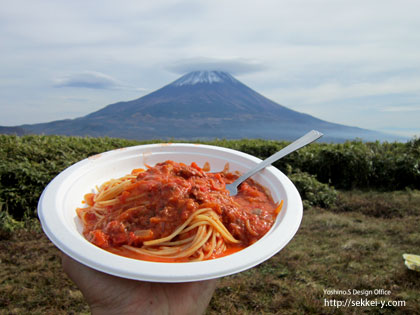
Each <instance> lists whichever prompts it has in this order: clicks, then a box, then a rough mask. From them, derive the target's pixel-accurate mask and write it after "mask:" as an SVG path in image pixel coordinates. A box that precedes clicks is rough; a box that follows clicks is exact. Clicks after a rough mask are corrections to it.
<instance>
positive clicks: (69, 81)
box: [54, 71, 144, 91]
mask: <svg viewBox="0 0 420 315" xmlns="http://www.w3.org/2000/svg"><path fill="white" fill-rule="evenodd" d="M54 86H55V87H72V88H88V89H134V90H138V91H143V90H144V89H141V88H137V89H136V88H134V87H131V86H129V85H126V84H123V83H121V82H119V81H118V80H116V79H114V78H113V77H111V76H109V75H106V74H104V73H100V72H95V71H83V72H80V73H73V74H69V75H66V76H63V77H60V78H57V79H55V80H54Z"/></svg>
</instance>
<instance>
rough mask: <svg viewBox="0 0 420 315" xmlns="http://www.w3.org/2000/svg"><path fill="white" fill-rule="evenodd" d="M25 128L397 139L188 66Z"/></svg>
mask: <svg viewBox="0 0 420 315" xmlns="http://www.w3.org/2000/svg"><path fill="white" fill-rule="evenodd" d="M18 127H19V128H20V129H19V130H23V131H24V132H25V133H35V134H59V135H78V136H93V137H102V136H108V137H118V138H127V139H137V140H150V139H163V140H165V139H168V140H169V139H178V140H196V139H203V140H205V139H213V138H226V139H241V138H261V139H278V140H292V139H295V138H297V137H299V136H301V135H302V134H303V133H305V132H307V131H309V130H311V129H317V130H319V131H321V132H323V133H324V134H325V136H324V137H323V140H324V141H331V142H342V141H345V140H351V139H355V138H360V139H362V140H365V141H376V140H388V141H399V140H402V138H400V137H397V136H392V135H387V134H383V133H379V132H376V131H372V130H366V129H361V128H356V127H349V126H345V125H340V124H334V123H330V122H327V121H324V120H321V119H318V118H315V117H313V116H311V115H308V114H304V113H300V112H297V111H294V110H291V109H289V108H287V107H285V106H282V105H279V104H277V103H275V102H273V101H271V100H269V99H268V98H266V97H264V96H262V95H261V94H259V93H257V92H255V91H254V90H252V89H251V88H249V87H248V86H246V85H245V84H243V83H241V82H240V81H238V80H237V79H236V78H234V77H233V76H232V75H230V74H229V73H227V72H223V71H193V72H190V73H188V74H186V75H184V76H182V77H180V78H179V79H177V80H175V81H174V82H172V83H170V84H168V85H166V86H164V87H162V88H160V89H158V90H156V91H154V92H152V93H150V94H147V95H145V96H143V97H140V98H138V99H135V100H132V101H128V102H118V103H115V104H111V105H108V106H105V107H104V108H102V109H100V110H98V111H96V112H93V113H90V114H88V115H86V116H84V117H80V118H76V119H67V120H58V121H52V122H49V123H42V124H32V125H22V126H18Z"/></svg>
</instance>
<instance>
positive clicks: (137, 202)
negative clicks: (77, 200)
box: [77, 161, 281, 261]
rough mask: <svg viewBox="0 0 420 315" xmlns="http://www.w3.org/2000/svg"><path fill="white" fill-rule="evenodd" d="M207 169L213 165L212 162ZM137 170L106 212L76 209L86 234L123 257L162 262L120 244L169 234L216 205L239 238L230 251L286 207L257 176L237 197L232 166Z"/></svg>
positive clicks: (138, 243) (168, 165) (250, 240)
mask: <svg viewBox="0 0 420 315" xmlns="http://www.w3.org/2000/svg"><path fill="white" fill-rule="evenodd" d="M203 168H204V169H205V170H207V169H208V168H209V167H208V165H207V163H206V165H205V166H204V167H203ZM132 174H133V175H135V176H133V179H131V182H130V183H129V184H128V185H127V186H126V187H125V189H124V191H123V192H122V193H120V194H119V195H118V197H116V198H118V199H119V200H118V201H119V203H118V204H117V205H109V206H107V207H106V212H107V214H106V215H105V217H98V216H97V215H96V214H95V213H94V212H93V211H92V212H90V211H86V208H80V209H78V210H77V211H78V215H79V217H81V216H83V222H84V232H83V233H84V235H85V237H86V238H87V239H88V240H89V241H90V242H92V243H93V244H95V245H97V246H99V247H102V248H104V249H107V250H109V251H111V252H113V253H116V254H120V255H123V256H128V257H133V256H135V257H133V258H138V259H144V260H153V261H159V259H156V258H155V257H153V258H151V259H150V257H142V255H140V254H135V253H133V252H130V251H129V250H126V249H124V248H122V247H121V246H122V245H131V246H135V247H140V246H142V244H143V242H144V241H148V240H152V239H158V238H162V237H165V236H168V235H170V234H171V233H172V232H173V231H174V230H175V229H176V228H177V227H178V226H180V225H181V224H182V223H184V222H185V221H186V220H187V218H188V217H189V216H190V215H191V214H192V213H193V212H194V211H196V210H198V209H201V208H212V209H213V210H214V211H215V212H216V213H217V214H218V215H219V217H220V220H221V221H222V223H223V224H224V225H225V227H226V228H227V229H228V230H229V232H230V233H231V234H232V235H233V237H235V238H236V239H237V240H239V241H240V243H239V244H235V245H232V246H228V249H227V251H226V253H224V254H222V255H221V256H223V255H225V254H230V253H232V252H235V251H238V250H240V249H242V248H244V247H247V246H249V245H251V244H253V243H254V242H256V241H257V240H259V239H260V238H261V237H262V236H263V235H264V234H266V233H267V232H268V230H269V229H270V228H271V226H272V225H273V223H274V221H275V219H276V216H277V214H278V212H279V208H280V207H281V205H280V206H279V205H278V204H276V203H275V202H274V201H273V200H272V198H271V196H270V194H269V192H267V190H266V189H265V188H264V187H263V186H261V185H259V184H258V183H256V182H255V181H254V180H252V179H248V180H246V181H245V182H244V183H242V184H241V185H240V187H239V189H238V194H237V195H236V196H230V195H229V192H228V191H227V189H226V188H225V185H226V184H228V183H231V182H233V181H234V180H235V179H236V178H237V177H238V176H239V174H234V173H230V172H228V171H227V170H225V171H223V172H220V173H209V172H206V171H204V170H203V169H202V168H200V167H199V166H198V165H197V164H196V163H192V164H191V165H186V164H183V163H176V162H173V161H166V162H163V163H159V164H157V165H155V166H154V167H149V168H148V169H147V170H145V171H138V170H134V171H133V173H132ZM85 203H86V204H88V205H89V206H94V205H95V196H93V195H92V194H87V195H86V197H85ZM211 258H216V257H211ZM162 261H167V259H165V260H162Z"/></svg>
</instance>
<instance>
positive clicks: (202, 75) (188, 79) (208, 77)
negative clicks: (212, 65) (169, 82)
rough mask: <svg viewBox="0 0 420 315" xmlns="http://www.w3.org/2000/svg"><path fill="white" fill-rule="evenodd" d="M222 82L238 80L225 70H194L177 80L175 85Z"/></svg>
mask: <svg viewBox="0 0 420 315" xmlns="http://www.w3.org/2000/svg"><path fill="white" fill-rule="evenodd" d="M222 82H237V80H236V79H235V78H234V77H232V76H231V75H230V74H229V73H226V72H223V71H209V70H203V71H193V72H190V73H187V74H186V75H184V76H182V77H181V78H179V79H178V80H176V81H175V82H173V85H175V86H183V85H195V84H198V83H209V84H212V83H222Z"/></svg>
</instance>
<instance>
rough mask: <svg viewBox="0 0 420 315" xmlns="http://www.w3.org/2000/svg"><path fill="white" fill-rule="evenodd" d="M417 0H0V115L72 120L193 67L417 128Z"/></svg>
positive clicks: (279, 96)
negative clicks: (222, 72) (225, 72)
mask: <svg viewBox="0 0 420 315" xmlns="http://www.w3.org/2000/svg"><path fill="white" fill-rule="evenodd" d="M419 30H420V1H418V0H411V1H410V0H369V1H366V0H352V1H344V0H330V1H327V0H262V1H256V0H254V1H250V0H229V1H222V0H211V1H210V0H209V1H198V0H153V1H138V0H133V1H124V0H122V1H108V0H101V1H99V0H91V1H81V0H74V1H64V0H45V1H40V0H27V1H22V0H15V1H3V2H2V3H1V4H0V39H1V40H0V69H1V70H0V125H5V126H12V125H20V124H25V123H38V122H47V121H52V120H57V119H64V118H75V117H79V116H83V115H86V114H88V113H90V112H93V111H95V110H98V109H100V108H102V107H104V106H105V105H108V104H111V103H114V102H117V101H125V100H132V99H136V98H138V97H141V96H143V95H145V94H148V93H150V92H152V91H154V90H156V89H158V88H160V87H162V86H164V85H166V84H169V83H171V82H172V81H174V80H176V79H177V78H178V77H179V76H181V75H183V74H185V73H187V72H189V71H192V70H212V69H215V70H225V71H228V72H230V73H231V74H232V75H233V76H235V77H236V78H237V79H238V80H240V81H242V82H243V83H245V84H246V85H248V86H249V87H251V88H253V89H254V90H256V91H257V92H259V93H261V94H263V95H264V96H266V97H268V98H270V99H272V100H273V101H275V102H277V103H279V104H282V105H284V106H287V107H289V108H291V109H294V110H297V111H300V112H304V113H308V114H311V115H314V116H316V117H318V118H321V119H324V120H328V121H331V122H336V123H341V124H346V125H351V126H358V127H362V128H368V129H374V130H379V131H385V132H390V133H394V134H400V135H406V136H409V137H412V136H415V135H416V136H420V123H419V122H420V31H419Z"/></svg>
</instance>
